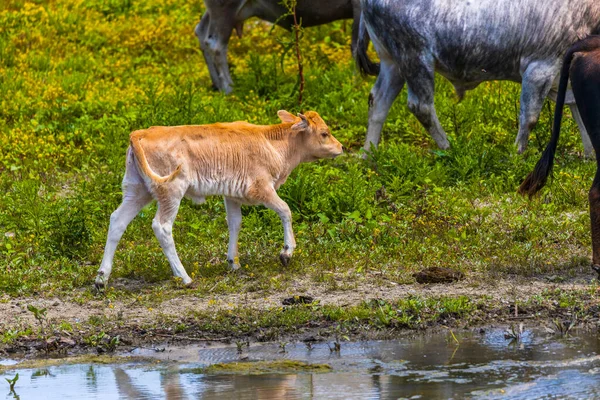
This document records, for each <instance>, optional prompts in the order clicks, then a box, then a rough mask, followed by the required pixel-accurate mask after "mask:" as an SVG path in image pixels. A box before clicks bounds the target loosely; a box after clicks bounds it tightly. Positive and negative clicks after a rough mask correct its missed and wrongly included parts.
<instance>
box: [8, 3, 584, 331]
mask: <svg viewBox="0 0 600 400" xmlns="http://www.w3.org/2000/svg"><path fill="white" fill-rule="evenodd" d="M202 11H203V10H202V2H201V1H182V0H168V1H164V0H161V1H158V0H147V1H138V0H111V1H102V0H86V1H81V0H66V1H60V2H56V1H34V2H27V1H24V0H9V1H5V2H3V3H2V5H1V6H0V190H1V192H2V194H3V195H2V196H0V293H7V294H8V295H10V296H31V295H44V296H51V295H56V294H60V293H72V292H73V290H74V289H75V290H78V289H80V288H82V287H83V288H88V287H90V286H91V284H92V281H93V277H94V275H95V271H96V270H97V268H98V264H99V262H100V260H101V258H102V251H103V246H104V241H105V235H106V232H107V228H108V222H109V216H110V213H111V212H112V211H113V210H114V209H115V208H116V207H117V206H118V205H119V203H120V198H121V192H120V181H121V179H122V176H123V172H124V158H125V150H126V148H127V145H128V135H129V133H130V132H131V131H132V130H135V129H138V128H145V127H148V126H151V125H176V124H202V123H211V122H216V121H232V120H247V121H250V122H255V123H261V124H267V123H276V122H277V116H276V112H277V110H279V109H282V108H283V109H288V110H289V111H292V112H298V111H300V110H301V109H302V110H316V111H318V112H319V113H320V114H321V116H322V117H323V118H324V119H325V120H326V122H327V123H328V124H329V126H330V127H331V129H332V132H333V133H334V135H335V136H336V137H337V138H338V139H340V140H341V141H342V142H343V144H344V145H345V146H346V147H348V148H350V152H349V153H350V154H349V155H347V156H344V157H340V158H338V159H336V160H332V161H322V162H318V163H313V164H306V165H302V166H300V167H299V168H298V169H297V170H296V171H294V173H293V174H292V176H291V177H290V178H289V180H288V182H287V183H286V184H285V185H284V186H283V187H282V188H281V189H280V194H281V197H282V198H284V199H285V200H286V201H287V202H288V204H289V205H290V207H291V208H292V212H293V216H294V227H295V232H296V234H297V242H298V251H297V253H296V254H295V257H294V259H293V261H292V264H291V266H290V267H288V268H282V267H281V266H280V265H279V263H278V257H277V255H278V252H279V249H280V247H281V245H282V239H283V233H282V228H281V224H280V222H279V219H278V217H277V216H276V215H275V214H274V213H273V212H271V211H269V210H266V209H264V208H262V207H245V208H244V209H243V214H244V220H243V228H242V233H241V237H240V256H241V262H242V265H244V266H245V267H244V268H243V273H241V274H237V275H232V274H229V273H228V270H227V262H226V256H225V254H226V247H227V226H226V221H225V210H224V206H223V204H222V201H221V200H220V199H217V198H215V199H211V200H209V201H208V203H207V204H205V205H202V206H199V207H197V206H192V205H191V203H190V202H188V201H184V202H183V205H182V207H181V210H180V213H179V216H178V218H177V221H176V224H175V227H174V236H175V242H176V245H177V249H178V252H179V255H180V257H181V259H182V262H183V264H184V266H185V267H186V269H187V271H188V273H190V274H191V275H193V276H194V277H195V279H196V281H198V282H199V285H198V287H197V289H195V291H196V292H197V293H198V294H199V295H204V294H207V293H208V292H209V290H210V291H211V293H240V292H247V291H258V290H267V291H276V290H285V289H286V288H288V287H289V285H290V283H291V282H292V281H295V280H303V281H304V282H305V283H304V284H306V285H310V284H316V283H318V284H323V285H327V286H328V287H330V288H331V289H351V288H352V287H354V286H355V285H356V284H357V282H373V280H374V279H375V278H373V276H374V275H373V274H372V273H373V272H376V273H377V277H378V278H376V279H384V280H388V281H394V282H399V283H410V282H413V278H412V276H411V275H412V273H414V272H415V271H416V270H418V269H420V268H422V267H427V266H444V267H452V268H456V269H459V270H461V271H463V272H465V273H466V274H467V275H470V276H475V277H482V279H487V278H486V277H491V278H492V279H494V278H495V277H502V276H507V275H515V274H516V275H522V276H535V275H538V274H544V273H552V274H560V275H564V276H567V277H569V276H572V275H574V274H576V273H578V272H581V271H584V272H587V271H588V269H587V264H588V261H587V260H588V258H589V255H590V254H591V247H590V246H591V244H590V232H589V217H588V213H587V207H588V206H587V191H588V188H589V187H590V185H591V181H592V177H593V174H594V170H595V164H594V163H592V162H589V161H585V160H583V159H582V158H581V153H582V146H581V143H580V139H579V135H578V132H577V129H576V126H575V124H574V122H573V121H572V119H571V118H566V121H565V122H564V123H563V134H562V138H561V143H560V145H559V146H560V147H559V152H558V156H557V160H556V167H555V174H554V179H553V180H552V182H551V183H550V185H549V187H548V188H547V189H545V190H544V191H543V192H542V195H541V196H540V197H539V198H536V199H534V200H532V201H529V200H527V199H524V198H521V197H519V196H518V195H517V194H516V193H515V192H516V188H517V187H518V185H519V184H520V182H521V181H522V179H523V178H524V177H525V175H526V174H527V173H528V172H529V171H530V170H531V169H532V168H533V165H534V164H535V162H536V161H537V159H538V157H539V155H540V152H541V150H542V149H543V147H544V145H545V143H546V142H547V140H548V138H549V131H550V123H551V115H552V113H551V105H548V106H547V107H544V110H543V111H542V115H541V118H540V122H539V124H538V126H537V128H536V129H535V130H534V132H533V134H532V137H531V138H530V145H529V150H528V151H527V152H526V153H525V154H524V155H522V156H520V155H517V154H516V150H515V147H514V146H513V144H512V143H513V141H514V139H515V137H516V133H517V116H518V105H519V104H518V96H519V86H518V85H516V84H512V83H506V82H492V83H485V84H482V85H480V87H479V88H478V89H476V90H474V91H472V92H470V93H469V94H468V95H467V97H466V98H465V100H464V101H462V102H460V103H458V102H457V100H456V96H455V94H454V93H453V89H452V86H451V85H450V84H449V83H448V82H446V81H445V80H443V79H441V78H438V79H437V81H436V85H437V86H436V89H437V93H436V107H437V110H438V115H439V118H440V121H441V123H442V125H443V126H444V128H445V129H446V131H447V132H448V134H449V136H450V140H451V143H452V149H451V150H449V151H439V150H438V149H437V148H436V147H435V145H434V143H433V141H432V140H431V138H430V137H429V136H428V135H427V134H426V132H425V131H424V130H423V128H422V127H421V126H420V125H419V123H418V122H417V120H416V119H415V118H414V117H413V116H412V115H411V114H410V113H409V111H408V109H407V107H406V90H405V91H403V92H402V93H401V95H400V96H399V97H398V99H397V101H396V103H395V105H394V106H393V108H392V110H391V112H390V116H389V118H388V121H387V124H386V125H385V128H384V140H383V143H382V145H381V147H380V149H379V150H378V151H377V152H376V153H375V154H374V155H373V157H372V159H370V160H368V161H363V160H361V159H360V158H358V157H355V155H356V154H357V153H358V152H359V148H360V145H361V144H362V143H363V141H364V136H365V131H366V122H367V112H368V110H367V96H368V92H369V90H370V88H371V86H372V84H373V79H372V78H370V79H366V80H364V79H362V78H361V77H360V76H359V75H358V74H357V73H356V71H355V68H354V65H353V62H352V60H351V58H350V51H349V43H350V24H349V23H347V22H338V23H334V24H330V25H326V26H321V27H317V28H311V29H306V30H305V35H304V37H303V39H302V49H303V51H304V56H305V72H306V92H305V100H304V103H303V104H302V106H301V107H299V106H298V105H297V103H296V99H297V93H296V92H295V86H296V76H295V69H294V60H293V58H292V57H291V56H288V57H286V58H284V63H283V69H282V66H281V63H280V61H281V57H282V55H281V52H282V46H281V45H280V44H279V42H278V39H281V38H287V37H288V36H287V35H288V33H287V32H285V31H283V30H281V29H279V28H275V29H273V30H271V27H270V26H268V25H266V24H263V23H259V22H257V21H254V22H251V23H248V24H247V26H246V33H245V36H244V37H243V38H242V39H238V38H237V37H232V40H231V45H230V63H231V66H232V75H233V77H234V80H235V83H236V87H235V94H234V95H231V96H224V95H221V94H219V93H215V92H213V91H211V90H210V87H209V86H210V78H209V76H208V71H207V69H206V66H205V64H204V61H203V58H202V54H201V52H200V51H199V49H198V45H197V41H196V39H195V37H194V36H193V28H194V26H195V23H196V22H197V21H198V18H199V16H200V15H201V13H202ZM382 188H385V189H384V190H383V189H382ZM154 212H155V206H149V207H147V208H146V209H144V210H143V211H142V212H141V213H140V215H139V216H138V217H137V218H136V219H135V220H134V221H133V223H132V224H131V225H130V227H129V228H128V230H127V232H126V233H125V235H124V237H123V239H122V241H121V244H120V246H119V248H118V251H117V254H116V258H115V264H114V272H113V275H112V276H111V279H113V280H115V279H117V278H120V277H124V278H129V279H135V280H143V281H145V282H150V283H152V284H155V285H156V287H155V289H154V290H153V291H152V295H155V294H156V293H158V292H162V291H163V289H164V290H165V291H167V292H169V291H170V290H171V289H172V286H168V285H167V286H166V287H165V286H163V285H161V282H162V281H165V280H168V279H170V277H171V271H170V268H169V266H168V263H167V260H166V258H165V257H164V255H163V254H162V252H161V250H160V248H159V246H158V242H157V241H156V239H155V238H154V235H153V232H152V229H151V220H152V218H153V216H154ZM374 282H377V281H374ZM132 290H133V291H134V292H135V291H137V292H141V293H142V294H144V293H147V292H144V290H146V291H147V290H148V289H144V290H137V289H132ZM151 290H152V289H151ZM124 291H125V290H124V289H119V290H118V291H117V292H119V293H121V292H124ZM386 312H387V311H385V310H384V311H382V316H381V317H382V320H383V321H385V320H386V318H387V316H386V315H387V314H386ZM407 318H408V317H407ZM409 322H410V321H407V323H409Z"/></svg>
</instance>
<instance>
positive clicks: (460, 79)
mask: <svg viewBox="0 0 600 400" xmlns="http://www.w3.org/2000/svg"><path fill="white" fill-rule="evenodd" d="M361 7H362V17H361V23H360V33H359V39H358V44H357V48H358V51H359V53H358V54H357V63H358V65H359V68H360V69H361V70H362V71H363V72H369V68H370V64H369V63H370V61H369V60H368V57H367V55H366V52H365V51H364V48H365V47H366V46H364V44H363V43H361V42H363V41H365V40H367V39H368V38H369V37H370V39H371V41H372V42H373V45H374V47H375V50H376V51H377V54H378V55H379V58H380V60H381V72H380V74H379V77H378V78H377V81H376V82H375V85H374V86H373V89H372V90H371V94H370V95H369V125H368V130H367V138H366V142H365V150H369V148H370V146H371V145H375V146H376V145H377V144H378V143H379V139H380V136H381V129H382V126H383V123H384V122H385V119H386V117H387V114H388V112H389V109H390V107H391V105H392V103H393V101H394V99H395V98H396V96H397V95H398V93H399V92H400V91H401V90H402V87H403V86H404V83H406V84H407V86H408V107H409V109H410V111H411V112H412V113H413V114H414V115H415V116H416V117H417V119H418V120H419V121H420V122H421V124H422V125H423V127H424V128H425V129H427V131H428V132H429V134H430V135H431V136H432V137H433V139H434V140H435V142H436V143H437V145H438V146H439V147H440V148H442V149H447V148H448V147H449V143H448V139H447V137H446V133H445V132H444V130H443V128H442V126H441V125H440V122H439V120H438V118H437V115H436V112H435V108H434V103H433V96H434V71H436V72H438V73H440V74H441V75H443V76H444V77H446V78H447V79H448V80H449V81H450V82H452V84H453V85H454V87H455V88H456V91H457V93H458V95H459V97H462V96H463V95H464V93H465V91H467V90H470V89H473V88H475V87H476V86H477V85H479V84H480V83H481V82H484V81H491V80H510V81H514V82H521V84H522V88H521V111H520V116H519V133H518V135H517V140H516V144H517V145H518V151H519V153H521V152H523V151H524V150H525V148H526V147H527V140H528V138H529V133H530V132H531V130H532V129H533V127H534V126H535V124H536V123H537V120H538V118H539V114H540V111H541V109H542V106H543V102H544V99H545V98H546V96H548V95H550V97H552V98H555V95H556V91H555V90H553V91H552V93H551V89H552V86H553V83H554V81H555V79H556V78H557V76H558V74H559V71H560V67H561V61H562V56H563V54H564V53H565V51H566V50H567V49H568V48H569V46H570V45H571V44H573V43H574V42H576V41H577V40H578V39H579V38H582V37H585V36H587V35H589V34H591V33H595V32H598V31H599V30H600V1H599V0H397V1H394V0H361ZM567 104H570V105H571V110H572V112H573V115H574V117H575V119H576V121H577V124H578V125H579V129H580V131H581V136H582V139H583V142H584V147H585V150H586V154H588V155H591V154H592V146H591V143H590V140H589V137H588V136H587V134H586V132H585V127H584V125H583V122H582V121H581V117H580V116H579V112H578V110H577V107H576V106H575V104H574V99H573V96H572V94H571V95H570V96H568V98H567Z"/></svg>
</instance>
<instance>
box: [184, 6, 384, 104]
mask: <svg viewBox="0 0 600 400" xmlns="http://www.w3.org/2000/svg"><path fill="white" fill-rule="evenodd" d="M204 3H205V5H206V13H205V14H204V15H203V16H202V19H201V20H200V22H199V23H198V25H196V29H195V33H196V37H197V38H198V41H199V42H200V48H201V49H202V52H203V54H204V59H205V60H206V64H207V66H208V70H209V72H210V77H211V79H212V82H213V86H215V87H216V88H217V89H219V90H221V91H223V92H225V93H230V92H231V91H232V90H233V81H232V80H231V75H230V74H229V65H228V64H227V44H228V43H229V38H230V37H231V33H232V32H233V30H234V29H235V30H236V32H237V34H238V36H240V37H241V36H242V29H243V24H244V21H245V20H247V19H248V18H251V17H258V18H260V19H264V20H267V21H270V22H276V23H277V24H278V25H280V26H282V27H283V28H285V29H290V28H291V27H292V25H293V18H292V17H289V16H288V17H286V18H281V17H282V16H283V15H285V14H286V12H287V10H286V8H285V7H284V6H283V5H282V4H281V0H205V1H204ZM296 15H297V17H298V18H299V19H300V20H301V23H302V26H304V27H309V26H315V25H321V24H326V23H328V22H331V21H335V20H338V19H346V18H354V22H353V24H352V48H353V51H354V49H356V46H355V44H356V41H357V37H358V24H359V20H360V0H325V1H320V0H298V4H297V7H296ZM365 51H366V49H365ZM367 62H368V61H367ZM368 68H369V70H370V71H377V66H376V64H369V66H368Z"/></svg>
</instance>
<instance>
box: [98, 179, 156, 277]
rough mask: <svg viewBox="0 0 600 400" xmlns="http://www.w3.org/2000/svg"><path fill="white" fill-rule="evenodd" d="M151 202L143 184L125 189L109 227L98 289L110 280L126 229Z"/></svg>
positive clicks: (111, 217) (99, 270)
mask: <svg viewBox="0 0 600 400" xmlns="http://www.w3.org/2000/svg"><path fill="white" fill-rule="evenodd" d="M151 201H152V196H151V195H150V192H148V190H147V189H146V187H145V186H144V185H143V184H138V185H129V186H126V187H125V192H124V193H123V201H122V202H121V205H120V206H119V208H117V209H116V210H115V211H114V212H113V213H112V214H111V216H110V225H109V227H108V235H107V238H106V245H105V246H104V256H103V257H102V263H101V264H100V269H98V275H97V276H96V282H95V285H96V287H97V288H102V287H104V286H105V285H106V282H108V278H109V277H110V273H111V272H112V263H113V257H114V256H115V251H116V250H117V245H118V244H119V241H120V240H121V237H122V236H123V233H124V232H125V229H127V226H128V225H129V223H130V222H131V221H132V220H133V219H134V218H135V216H136V215H137V214H138V213H139V212H140V210H141V209H142V208H144V206H145V205H147V204H148V203H150V202H151Z"/></svg>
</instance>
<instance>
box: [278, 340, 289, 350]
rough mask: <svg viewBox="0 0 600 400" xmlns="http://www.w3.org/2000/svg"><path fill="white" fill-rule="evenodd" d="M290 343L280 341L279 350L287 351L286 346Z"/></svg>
mask: <svg viewBox="0 0 600 400" xmlns="http://www.w3.org/2000/svg"><path fill="white" fill-rule="evenodd" d="M288 344H289V343H287V342H279V352H280V353H287V350H286V349H285V348H286V346H287V345H288Z"/></svg>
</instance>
